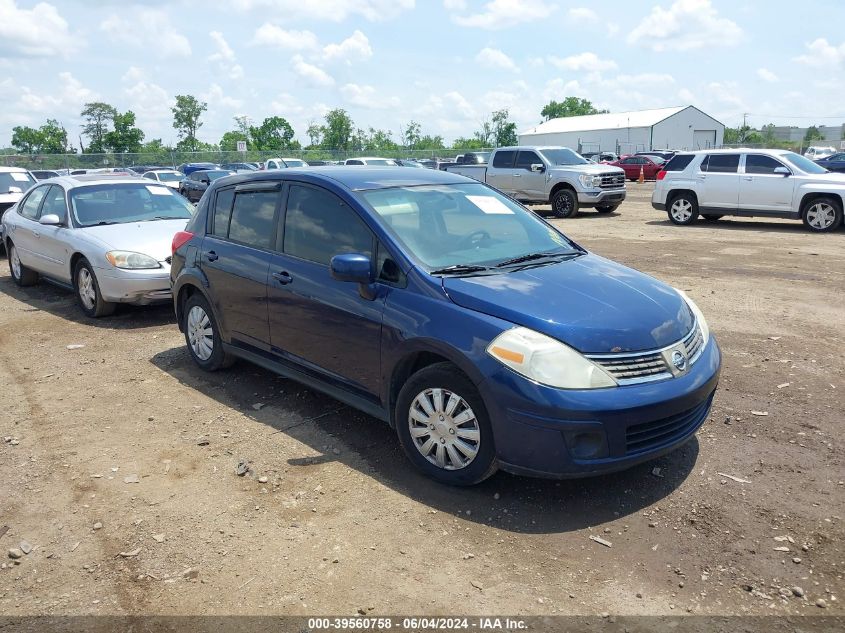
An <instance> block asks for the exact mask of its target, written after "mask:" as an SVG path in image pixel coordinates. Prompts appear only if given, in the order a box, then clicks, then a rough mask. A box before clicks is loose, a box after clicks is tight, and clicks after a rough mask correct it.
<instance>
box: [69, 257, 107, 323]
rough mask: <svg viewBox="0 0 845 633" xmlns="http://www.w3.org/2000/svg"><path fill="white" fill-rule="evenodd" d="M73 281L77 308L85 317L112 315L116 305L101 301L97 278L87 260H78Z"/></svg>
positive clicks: (101, 296)
mask: <svg viewBox="0 0 845 633" xmlns="http://www.w3.org/2000/svg"><path fill="white" fill-rule="evenodd" d="M73 281H74V286H75V288H76V298H77V300H78V301H79V307H80V308H82V311H83V312H84V313H85V314H86V315H87V316H89V317H91V318H94V319H96V318H99V317H104V316H109V315H110V314H114V311H115V310H116V309H117V304H116V303H112V302H110V301H104V300H103V295H102V293H100V284H98V283H97V277H96V275H95V274H94V270H93V269H92V268H91V264H89V263H88V260H87V259H85V258H83V259H80V260H79V261H78V262H77V263H76V269H75V271H74V273H73Z"/></svg>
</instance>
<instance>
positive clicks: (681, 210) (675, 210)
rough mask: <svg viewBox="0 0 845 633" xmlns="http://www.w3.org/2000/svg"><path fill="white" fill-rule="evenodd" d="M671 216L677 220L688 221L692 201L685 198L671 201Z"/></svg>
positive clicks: (690, 214)
mask: <svg viewBox="0 0 845 633" xmlns="http://www.w3.org/2000/svg"><path fill="white" fill-rule="evenodd" d="M672 217H673V218H675V219H676V220H677V221H678V222H689V219H690V218H691V217H692V203H691V202H690V201H689V200H687V199H685V198H679V199H678V200H675V202H673V203H672Z"/></svg>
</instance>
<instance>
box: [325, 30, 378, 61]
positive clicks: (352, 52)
mask: <svg viewBox="0 0 845 633" xmlns="http://www.w3.org/2000/svg"><path fill="white" fill-rule="evenodd" d="M372 56H373V49H372V47H371V46H370V40H368V39H367V36H366V35H364V34H363V33H362V32H361V31H358V30H356V31H355V32H354V33H352V35H350V36H349V37H347V38H346V39H345V40H343V41H342V42H341V43H340V44H329V45H328V46H326V47H324V48H323V59H325V60H326V61H327V62H333V61H343V62H346V63H347V64H350V63H352V62H354V61H365V60H367V59H369V58H370V57H372Z"/></svg>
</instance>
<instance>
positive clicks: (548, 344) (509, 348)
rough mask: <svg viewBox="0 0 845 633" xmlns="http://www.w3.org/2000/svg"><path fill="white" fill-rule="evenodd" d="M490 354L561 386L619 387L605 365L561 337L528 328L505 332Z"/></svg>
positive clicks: (544, 381) (517, 369) (536, 378)
mask: <svg viewBox="0 0 845 633" xmlns="http://www.w3.org/2000/svg"><path fill="white" fill-rule="evenodd" d="M487 353H488V354H490V356H492V357H493V358H495V359H496V360H498V361H499V362H500V363H502V364H503V365H507V366H508V367H510V368H511V369H513V370H514V371H515V372H517V373H518V374H522V375H523V376H525V377H526V378H529V379H531V380H534V381H536V382H539V383H542V384H544V385H548V386H550V387H556V388H558V389H599V388H602V387H615V386H616V381H615V380H614V379H613V378H611V376H610V375H609V374H608V373H607V372H606V371H604V369H602V368H601V367H599V366H598V365H596V364H595V363H593V362H592V361H590V360H588V359H586V358H584V356H582V355H581V354H580V353H579V352H576V351H575V350H574V349H572V348H571V347H569V346H567V345H564V344H563V343H561V342H560V341H558V340H555V339H553V338H551V337H548V336H546V335H545V334H540V333H539V332H535V331H534V330H529V329H528V328H524V327H515V328H513V329H512V330H508V331H507V332H502V333H501V334H499V336H497V337H496V338H495V339H493V342H492V343H490V345H488V346H487Z"/></svg>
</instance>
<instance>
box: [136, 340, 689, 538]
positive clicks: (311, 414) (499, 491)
mask: <svg viewBox="0 0 845 633" xmlns="http://www.w3.org/2000/svg"><path fill="white" fill-rule="evenodd" d="M151 362H152V364H153V365H155V366H156V367H157V368H159V369H160V370H162V371H163V372H165V373H167V374H169V375H171V376H172V377H174V378H176V379H177V380H178V381H179V382H180V383H182V384H184V385H186V386H189V387H191V388H193V389H196V390H197V391H199V392H200V393H202V394H203V395H206V396H208V397H211V398H213V399H215V400H217V401H218V402H220V403H221V404H223V405H225V406H227V407H230V408H233V409H236V410H238V411H239V412H240V413H242V414H243V415H246V416H248V417H249V418H251V419H253V420H256V421H258V422H260V423H262V424H265V425H266V426H267V434H266V436H265V437H263V438H261V439H259V438H255V441H260V442H262V445H265V446H266V443H272V442H273V437H274V436H275V435H276V434H279V433H284V434H286V435H287V436H289V437H291V438H293V439H295V440H297V442H300V443H301V444H303V445H304V447H303V449H302V453H301V454H298V455H288V456H286V457H280V458H279V459H280V460H281V461H280V463H275V464H267V463H264V464H260V465H258V467H259V469H273V468H275V469H280V470H281V469H283V468H287V469H288V470H289V471H290V470H291V469H297V470H299V469H303V470H304V471H305V475H306V476H307V469H313V468H315V466H318V465H319V464H322V463H326V462H330V461H337V462H340V463H342V464H343V465H344V466H346V467H348V468H352V469H355V470H357V471H359V472H362V473H364V474H366V475H368V476H370V477H373V478H374V479H376V480H377V481H378V482H380V483H382V484H384V485H385V486H388V487H389V488H391V489H393V490H395V491H396V492H399V493H400V494H403V495H405V496H407V497H410V498H412V499H414V500H416V501H418V502H420V503H422V504H425V505H427V506H428V507H430V508H432V509H435V510H437V511H440V512H447V513H449V514H452V515H454V516H460V517H461V518H462V519H464V520H468V521H474V522H476V523H479V524H483V525H487V526H490V527H493V528H496V529H500V530H503V531H508V532H517V533H530V534H534V533H536V534H554V533H562V532H569V531H572V530H579V529H583V528H586V527H590V526H598V525H601V524H602V523H605V522H608V521H613V520H616V519H619V518H621V517H625V516H628V515H631V514H634V513H636V512H639V511H641V510H642V509H643V508H645V507H648V506H650V505H651V504H653V503H656V502H659V501H660V500H662V499H663V498H665V497H667V496H668V495H670V494H671V493H672V492H673V491H674V490H675V489H676V488H677V487H678V486H680V485H681V483H683V481H684V480H685V479H686V478H687V476H688V475H689V474H690V472H691V471H692V469H693V467H694V466H695V463H696V459H697V457H698V452H699V446H698V441H697V439H695V438H693V439H692V440H691V441H690V442H688V443H687V444H686V445H684V446H683V447H681V448H679V449H678V450H676V451H674V452H673V453H671V454H669V455H666V456H664V457H661V458H658V459H656V460H652V461H650V462H646V463H644V464H640V465H638V466H635V467H633V468H631V469H629V470H626V471H622V472H619V473H613V474H609V475H602V476H598V477H591V478H586V479H568V480H562V481H552V480H542V479H531V478H527V477H517V476H513V475H509V474H507V473H503V472H499V473H497V474H495V475H494V476H493V477H491V478H490V479H488V480H487V481H485V482H483V483H481V484H479V485H477V486H474V487H470V488H455V487H450V486H445V485H442V484H439V483H436V482H434V481H432V480H430V479H428V478H427V477H425V476H423V475H421V474H420V473H418V472H417V471H416V470H415V469H414V468H413V467H412V466H411V463H410V462H409V461H408V460H407V458H406V457H405V455H404V454H403V452H402V449H401V447H400V445H399V440H398V439H397V437H396V433H395V431H393V430H392V429H390V428H389V427H388V425H387V424H385V423H384V422H382V421H380V420H377V419H375V418H372V417H370V416H368V415H365V414H363V413H361V412H359V411H357V410H355V409H353V408H351V407H348V406H346V405H344V404H342V403H340V402H338V401H336V400H334V399H332V398H330V397H328V396H325V395H323V394H321V393H319V392H317V391H315V390H312V389H309V388H307V387H304V386H301V385H299V384H298V383H295V382H293V381H290V380H287V379H285V378H282V377H280V376H277V375H275V374H273V373H272V372H269V371H266V370H264V369H261V368H259V367H256V366H254V365H251V364H250V363H247V362H245V361H239V362H238V363H237V364H235V366H234V367H232V368H231V369H228V370H224V371H219V372H215V373H205V372H203V371H202V370H200V369H199V368H198V367H196V365H195V364H194V363H193V360H192V359H191V358H190V355H189V354H188V351H187V349H186V348H173V349H169V350H166V351H164V352H161V353H159V354H156V355H155V356H154V357H152V358H151ZM254 394H258V395H254ZM259 404H260V405H261V406H260V408H259V409H257V410H256V405H259ZM327 438H329V439H327ZM249 455H250V446H249V445H244V444H239V445H238V448H237V453H236V454H234V455H233V458H232V459H233V462H232V468H233V469H234V467H235V465H236V463H237V460H238V459H240V458H247V459H249ZM655 468H659V471H655ZM655 472H657V474H655ZM374 503H377V501H375V500H374Z"/></svg>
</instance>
